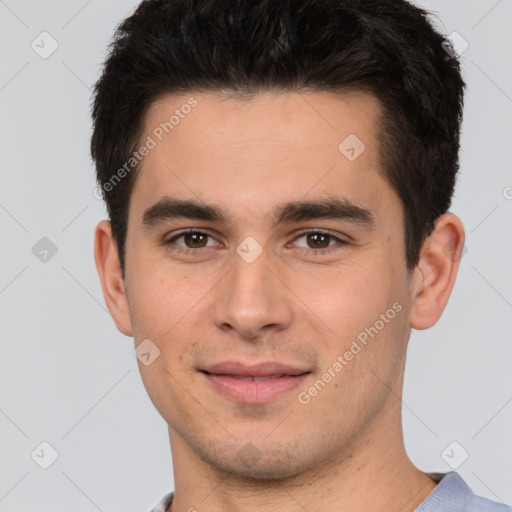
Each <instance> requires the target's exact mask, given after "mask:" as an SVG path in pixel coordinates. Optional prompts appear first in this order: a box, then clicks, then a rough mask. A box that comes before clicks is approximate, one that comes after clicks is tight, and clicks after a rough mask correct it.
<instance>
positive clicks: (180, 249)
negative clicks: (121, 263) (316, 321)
mask: <svg viewBox="0 0 512 512" xmlns="http://www.w3.org/2000/svg"><path fill="white" fill-rule="evenodd" d="M188 234H199V235H206V236H208V237H210V238H213V236H211V235H210V234H208V233H205V232H204V231H198V230H194V229H189V230H185V231H181V232H180V233H178V234H176V235H175V236H173V237H172V238H170V239H169V240H167V241H165V242H164V245H166V246H171V245H172V244H173V243H175V241H176V240H178V239H180V238H181V237H183V236H184V235H188ZM309 234H315V235H324V236H329V237H331V240H335V241H337V242H338V244H337V245H333V246H330V247H327V248H320V249H314V248H309V249H307V248H302V251H300V252H308V253H310V254H314V255H315V256H320V255H323V254H330V253H331V252H333V251H336V250H339V249H340V248H341V247H343V246H345V245H348V244H349V242H347V241H346V240H343V239H341V238H339V237H337V236H335V235H333V234H332V233H329V232H328V231H321V230H318V229H311V230H307V231H302V232H301V233H299V234H298V235H297V236H296V237H295V238H294V240H293V241H294V242H295V241H297V240H298V239H300V238H301V237H303V236H306V235H309ZM205 249H208V247H201V248H195V249H190V248H184V247H182V246H179V245H178V246H176V247H173V248H172V250H173V251H176V252H178V253H180V254H190V255H192V254H197V253H198V252H201V251H204V250H205Z"/></svg>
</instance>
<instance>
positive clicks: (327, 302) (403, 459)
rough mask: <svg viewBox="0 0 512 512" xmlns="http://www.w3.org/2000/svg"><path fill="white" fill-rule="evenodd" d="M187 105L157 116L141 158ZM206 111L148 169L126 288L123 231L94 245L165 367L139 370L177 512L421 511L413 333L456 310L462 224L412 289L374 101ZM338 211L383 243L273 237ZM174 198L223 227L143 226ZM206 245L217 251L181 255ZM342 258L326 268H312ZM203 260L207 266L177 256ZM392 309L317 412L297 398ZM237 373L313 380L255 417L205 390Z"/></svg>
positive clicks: (301, 97) (446, 225) (136, 194)
mask: <svg viewBox="0 0 512 512" xmlns="http://www.w3.org/2000/svg"><path fill="white" fill-rule="evenodd" d="M190 96H191V94H188V95H183V96H176V97H166V98H162V99H160V100H158V101H157V102H155V103H154V104H153V105H152V106H151V108H150V109H149V111H148V113H147V116H146V123H145V132H144V134H143V136H142V137H141V140H144V139H145V138H146V137H147V136H148V135H151V133H152V132H153V130H154V129H155V127H157V126H159V124H160V123H161V122H164V121H166V120H168V119H169V117H170V115H172V113H173V112H174V110H175V109H176V108H179V107H180V105H183V104H184V103H185V102H186V101H187V99H188V98H189V97H190ZM193 96H194V98H195V99H196V100H197V102H198V104H197V106H196V107H195V108H194V109H193V110H192V111H191V112H190V113H189V114H188V115H187V116H186V117H184V118H183V119H181V120H180V123H179V124H178V125H177V126H175V127H174V129H173V130H172V132H171V133H170V134H168V135H166V136H164V137H163V139H162V141H161V142H159V143H158V144H157V145H156V147H155V148H153V149H152V150H151V151H150V152H149V154H148V155H147V156H146V157H145V158H144V160H143V161H142V164H141V169H140V174H139V175H138V176H137V180H136V182H135V186H134V189H133V192H132V197H131V200H130V207H129V218H128V234H127V242H126V276H125V280H124V281H123V279H122V277H121V270H120V266H119V259H118V254H117V249H116V244H115V242H114V239H113V238H112V233H111V230H110V225H109V223H108V222H107V221H102V222H101V223H100V224H99V225H98V226H97V229H96V235H95V259H96V264H97V268H98V272H99V275H100V279H101V283H102V287H103V293H104V297H105V300H106V303H107V306H108V308H109V310H110V312H111V314H112V316H113V319H114V321H115V323H116V325H117V327H118V329H119V330H120V331H121V332H122V333H124V334H126V335H127V336H133V337H134V339H135V344H136V345H138V344H139V343H141V342H142V340H144V339H147V338H149V339H150V340H151V341H152V342H153V343H154V344H155V345H156V346H157V347H158V348H159V350H160V356H159V357H158V358H157V359H155V361H154V362H153V363H152V364H150V365H149V366H145V365H143V364H142V363H141V362H139V368H140V372H141V375H142V379H143V382H144V385H145V387H146V389H147V391H148V394H149V396H150V398H151V400H152V401H153V403H154V405H155V407H156V408H157V410H158V411H159V412H160V414H161V415H162V416H163V418H164V419H165V420H166V421H167V423H168V425H169V435H170V442H171V448H172V454H173V466H174V478H175V499H174V502H173V504H172V511H173V512H184V511H186V510H189V509H190V508H191V507H194V508H195V509H197V510H198V511H199V512H200V511H201V510H206V509H207V510H209V511H211V512H217V511H226V510H244V511H252V510H258V511H260V510H261V511H263V510H265V511H269V510H270V511H273V510H280V511H281V512H286V511H299V510H304V509H305V510H308V511H316V510H328V509H330V510H339V511H345V510H346V511H349V510H350V511H351V512H357V511H363V510H365V511H366V510H368V509H370V508H371V509H372V510H377V511H391V510H393V511H397V510H400V511H401V512H407V511H412V510H414V508H416V507H417V506H418V504H419V503H421V501H423V500H424V499H425V497H426V496H427V495H428V494H429V493H430V492H431V491H432V490H433V489H434V488H435V483H434V482H433V481H432V480H431V479H430V478H428V476H427V475H425V474H424V473H423V472H421V471H420V470H418V469H417V468H416V467H415V466H414V465H413V464H412V462H411V461H410V460H409V458H408V457H407V454H406V452H405V449H404V444H403V434H402V426H401V400H400V399H401V396H402V384H403V375H404V365H405V355H406V348H407V343H408V340H409V333H410V328H411V327H412V328H415V329H426V328H429V327H431V326H432V325H434V324H435V323H436V322H437V320H438V319H439V317H440V316H441V314H442V311H443V309H444V307H445V305H446V303H447V301H448V298H449V295H450V293H451V290H452V287H453V285H454V282H455V278H456V275H457V270H458V264H459V261H460V257H461V253H462V248H463V245H464V229H463V226H462V223H461V221H460V219H459V218H458V217H456V216H455V215H453V214H445V215H443V216H441V217H440V218H439V219H437V222H436V229H435V231H434V232H433V233H432V235H431V236H430V237H429V238H428V239H427V241H426V242H425V244H424V247H423V251H422V255H421V259H420V261H419V263H418V266H417V267H416V268H415V270H414V272H413V273H412V274H410V275H409V274H408V273H407V271H406V265H405V247H404V232H403V224H402V208H401V203H400V201H399V198H398V196H397V195H396V193H395V192H394V191H393V190H392V188H391V187H390V186H389V185H388V184H387V183H386V181H385V180H384V179H383V177H382V168H381V166H380V163H379V158H378V157H379V147H378V143H377V139H376V132H377V123H378V120H379V116H380V112H381V111H380V106H379V103H378V101H377V100H376V99H375V98H374V97H372V96H370V95H368V94H363V93H359V94H357V93H348V92H347V93H342V94H333V93H328V92H324V93H319V92H309V93H300V94H299V93H286V94H276V93H265V94H261V95H259V96H257V97H255V98H253V99H251V100H241V99H235V98H227V97H224V96H221V95H220V93H197V94H194V95H193ZM350 134H356V135H357V137H358V138H359V139H360V140H361V141H363V142H364V144H365V146H366V149H365V151H364V152H363V153H362V154H361V155H360V156H359V157H358V158H357V159H356V160H354V161H349V159H347V158H346V157H345V156H344V155H343V154H342V153H341V152H340V151H339V150H338V146H339V144H340V143H341V142H342V141H343V140H344V139H345V138H346V137H347V136H348V135H350ZM333 195H336V196H337V197H344V198H347V199H350V200H351V201H352V202H353V203H355V204H357V205H359V206H361V207H363V208H366V209H368V210H370V211H371V212H372V214H373V216H374V218H375V227H374V229H373V230H371V229H366V228H364V227H362V226H360V225H358V224H354V223H350V222H349V221H347V220H335V219H321V220H314V221H301V222H292V223H287V224H282V225H273V224H272V223H271V214H272V212H273V211H274V208H275V207H276V206H277V205H280V204H282V203H285V202H289V201H298V200H317V199H322V198H326V197H327V196H333ZM164 196H172V197H174V198H180V199H192V200H198V201H200V202H201V203H205V204H215V205H217V206H220V207H221V208H222V210H223V211H224V213H225V215H226V218H227V222H226V223H221V222H216V221H215V222H210V221H208V222H206V221H201V220H187V219H174V220H168V221H166V222H162V223H157V224H155V225H153V226H151V227H149V228H148V227H144V226H143V224H142V216H143V213H144V211H145V210H146V209H147V208H149V207H151V206H153V205H154V204H155V203H157V202H158V201H159V200H160V199H161V198H162V197H164ZM190 228H194V229H197V230H198V231H199V232H201V233H206V234H208V235H210V238H207V239H206V240H207V242H203V243H202V244H198V243H197V242H194V240H191V239H190V238H189V239H187V237H181V238H180V239H177V240H175V241H174V242H173V243H170V244H168V245H166V244H165V242H167V241H169V240H170V239H171V238H173V236H176V235H177V234H179V232H180V231H181V230H184V229H190ZM313 228H314V229H317V230H320V231H322V232H328V234H331V235H332V236H334V237H338V238H339V239H342V240H346V241H348V242H349V243H348V244H347V245H340V244H339V243H338V241H337V240H336V239H335V238H331V239H327V241H326V242H325V244H324V245H318V242H316V244H315V240H313V241H311V240H309V242H308V237H307V236H304V235H303V232H304V230H307V229H313ZM248 236H250V237H252V238H254V239H255V240H256V241H257V242H258V244H259V245H260V246H261V247H262V249H263V251H262V253H261V254H260V255H259V257H258V258H256V260H255V261H253V262H252V263H247V262H246V261H245V260H244V259H243V258H242V257H241V256H240V255H239V254H238V253H237V252H236V248H237V246H239V244H240V243H241V242H242V241H243V240H244V239H245V238H246V237H248ZM187 244H188V245H187ZM326 246H329V247H328V249H329V250H330V252H328V253H325V254H315V252H318V251H319V249H318V248H317V247H326ZM193 247H200V249H198V250H196V252H195V253H193V254H185V253H183V252H178V249H180V248H181V249H187V248H193ZM447 248H448V250H447ZM396 303H398V304H399V305H400V306H401V308H400V312H398V313H396V315H394V318H393V319H391V320H389V321H388V322H386V323H385V326H384V327H383V328H382V329H380V330H379V332H378V334H377V335H375V336H374V337H372V338H368V343H367V345H366V346H363V347H362V349H361V350H360V351H359V352H358V353H357V354H356V355H354V357H353V359H352V360H350V361H348V362H347V364H346V365H344V367H343V369H342V371H339V372H335V377H332V370H331V377H332V378H331V380H330V382H328V383H327V384H326V385H325V387H324V388H323V389H322V390H321V391H320V392H318V393H317V394H316V395H315V396H313V397H311V400H310V401H309V402H308V403H307V404H303V403H301V402H300V401H299V400H298V393H299V392H301V391H307V390H308V389H309V388H310V387H311V386H312V385H313V384H314V383H315V381H317V380H318V379H319V378H321V377H322V375H323V374H324V373H325V372H326V371H328V369H329V368H330V367H331V368H332V366H333V363H335V362H336V361H337V360H338V356H340V355H341V356H343V354H345V353H346V351H347V350H349V349H350V347H351V344H352V342H353V340H355V339H357V336H358V335H359V334H360V333H361V332H362V331H364V330H365V328H369V327H370V326H374V325H375V324H376V321H377V320H379V319H380V318H382V317H381V316H380V315H382V314H386V311H388V310H389V309H390V308H392V306H393V304H396ZM228 359H231V360H232V359H235V360H239V361H243V362H245V363H246V364H254V363H257V362H261V361H279V362H283V363H288V364H293V365H296V366H300V367H301V368H306V369H308V370H309V371H310V372H311V373H310V374H309V375H308V376H307V377H306V379H305V381H304V383H303V384H301V386H300V388H299V389H295V390H292V391H290V392H287V393H284V394H282V395H280V396H278V397H277V398H276V399H274V400H272V401H271V402H268V403H263V404H244V403H240V402H236V401H234V400H232V399H230V398H227V397H225V396H224V395H221V394H219V392H218V391H216V390H215V389H213V387H212V386H210V383H209V382H207V380H206V378H205V376H204V374H202V373H201V372H200V371H199V369H200V368H204V367H205V366H206V365H208V364H212V363H217V362H220V361H225V360H228Z"/></svg>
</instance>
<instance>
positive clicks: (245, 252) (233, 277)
mask: <svg viewBox="0 0 512 512" xmlns="http://www.w3.org/2000/svg"><path fill="white" fill-rule="evenodd" d="M251 244H253V242H252V241H251V240H246V241H244V242H242V243H241V244H240V245H239V246H238V248H237V251H236V253H234V254H233V255H232V270H231V272H229V274H228V275H227V276H226V279H224V280H222V286H221V288H220V289H219V295H218V297H217V299H216V303H215V310H214V322H215V324H216V325H217V327H219V328H220V329H223V330H226V329H232V330H233V329H234V330H236V331H239V334H240V335H242V336H244V337H250V338H253V337H257V336H258V335H259V334H261V330H262V329H263V328H269V327H270V326H273V327H274V328H284V327H286V326H287V325H288V324H289V322H290V321H291V316H292V312H291V305H290V304H289V301H287V300H286V297H285V294H284V293H283V289H282V288H283V287H284V286H283V284H282V283H281V282H280V281H279V279H277V278H276V276H275V275H274V274H275V273H276V270H275V269H271V266H272V262H271V261H270V258H269V257H268V254H267V253H266V252H265V251H264V250H256V248H255V246H254V245H251Z"/></svg>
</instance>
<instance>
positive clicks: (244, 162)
mask: <svg viewBox="0 0 512 512" xmlns="http://www.w3.org/2000/svg"><path fill="white" fill-rule="evenodd" d="M380 115H381V109H380V104H379V102H378V100H377V99H376V98H374V97H373V96H371V95H369V94H366V93H361V92H343V93H331V92H307V93H305V92H304V93H297V92H289V93H262V94H258V95H255V96H253V97H250V98H239V97H236V96H233V95H228V94H223V93H217V92H210V93H188V94H183V95H180V96H166V97H163V98H161V99H159V100H157V101H155V102H154V103H153V104H152V105H151V106H150V108H149V109H148V112H147V115H146V118H145V122H144V133H143V136H142V138H141V143H144V142H145V141H148V140H149V139H151V141H152V143H151V145H152V149H151V150H150V151H149V152H148V154H147V155H146V156H145V157H144V159H143V160H142V161H141V164H140V166H139V173H138V177H137V180H136V183H135V187H134V194H133V195H134V196H137V200H136V201H137V202H138V203H139V204H140V206H141V207H142V205H145V206H147V205H148V204H151V203H156V202H158V200H159V199H161V197H162V196H164V195H171V196H174V197H175V196H181V197H186V198H190V199H196V200H197V199H200V200H202V201H205V202H207V203H215V204H224V205H227V208H225V209H229V206H230V205H231V206H232V208H233V211H237V212H240V211H242V210H243V211H244V212H246V213H247V214H248V215H256V216H258V217H262V216H263V215H266V216H267V217H269V213H270V212H269V208H268V205H269V203H274V204H277V203H284V202H286V201H291V200H295V201H297V200H299V199H300V198H304V197H305V196H309V197H321V196H322V195H324V196H325V195H326V194H329V195H332V194H333V192H334V193H335V192H338V193H339V194H340V195H342V196H343V197H345V198H348V199H350V200H351V201H352V202H354V203H356V204H360V205H361V206H363V207H366V208H367V209H369V210H372V211H376V210H377V209H378V208H380V207H383V202H385V201H386V195H387V196H392V195H393V191H392V190H391V189H390V188H389V186H388V184H387V182H386V181H385V180H384V179H383V178H382V176H381V175H382V169H381V168H380V164H379V148H378V142H377V137H376V134H377V127H378V122H379V119H380ZM389 199H390V197H388V198H387V200H389ZM393 200H395V201H397V197H396V196H395V197H394V198H393Z"/></svg>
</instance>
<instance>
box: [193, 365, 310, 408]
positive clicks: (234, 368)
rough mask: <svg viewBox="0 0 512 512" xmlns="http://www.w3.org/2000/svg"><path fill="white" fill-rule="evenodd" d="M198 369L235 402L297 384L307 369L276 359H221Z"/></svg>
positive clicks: (260, 398) (262, 399)
mask: <svg viewBox="0 0 512 512" xmlns="http://www.w3.org/2000/svg"><path fill="white" fill-rule="evenodd" d="M201 373H202V374H203V375H204V376H205V378H206V379H207V380H208V382H209V383H210V385H211V386H212V387H213V388H214V389H215V390H216V391H218V392H220V393H222V394H223V395H225V396H227V397H229V398H231V399H233V400H236V401H238V402H244V403H252V404H261V403H266V402H270V401H272V400H274V399H275V398H277V397H278V396H280V395H282V394H283V393H286V392H288V391H291V390H292V389H294V388H296V387H297V386H299V385H300V384H301V382H303V380H304V379H305V378H306V377H307V375H309V373H310V371H309V370H307V369H303V368H300V367H298V366H293V365H289V364H284V363H279V362H275V361H269V362H262V363H258V364H255V365H246V364H244V363H241V362H238V361H224V362H221V363H217V364H214V365H211V366H209V367H208V368H206V369H204V370H201Z"/></svg>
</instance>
